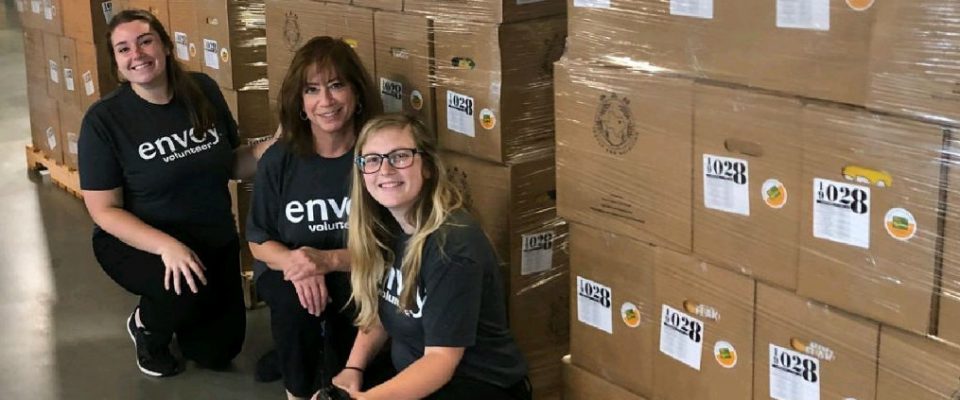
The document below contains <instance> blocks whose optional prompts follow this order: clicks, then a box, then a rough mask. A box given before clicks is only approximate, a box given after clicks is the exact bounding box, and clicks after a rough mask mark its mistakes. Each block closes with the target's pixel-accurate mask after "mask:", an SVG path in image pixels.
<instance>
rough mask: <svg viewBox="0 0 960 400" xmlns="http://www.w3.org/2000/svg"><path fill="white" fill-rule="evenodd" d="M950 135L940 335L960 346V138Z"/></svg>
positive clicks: (952, 132) (939, 322) (949, 133)
mask: <svg viewBox="0 0 960 400" xmlns="http://www.w3.org/2000/svg"><path fill="white" fill-rule="evenodd" d="M944 133H945V134H946V135H947V136H948V139H947V147H946V149H945V150H944V151H945V154H946V155H948V156H949V158H948V161H947V171H946V172H947V182H946V183H945V184H944V187H943V189H944V192H945V200H946V210H945V211H946V214H945V218H944V221H943V222H944V230H943V257H942V270H941V281H940V298H939V301H940V303H939V319H938V325H937V329H936V332H935V333H936V334H937V336H938V337H940V338H941V339H943V340H947V341H950V342H952V343H954V344H958V345H960V170H958V167H960V159H957V158H956V156H955V154H956V152H957V151H958V150H960V143H958V142H957V140H960V135H958V133H960V132H957V130H956V129H948V130H945V131H944Z"/></svg>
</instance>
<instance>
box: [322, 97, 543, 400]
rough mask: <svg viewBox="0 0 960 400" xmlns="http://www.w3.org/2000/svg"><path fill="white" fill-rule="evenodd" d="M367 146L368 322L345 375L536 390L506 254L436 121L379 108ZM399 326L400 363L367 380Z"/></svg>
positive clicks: (427, 394) (382, 391)
mask: <svg viewBox="0 0 960 400" xmlns="http://www.w3.org/2000/svg"><path fill="white" fill-rule="evenodd" d="M357 154H359V155H358V156H357V158H356V167H355V168H354V170H353V186H352V189H351V199H352V200H351V201H352V205H351V209H350V219H349V224H350V230H349V233H348V250H349V252H350V257H351V260H352V276H351V285H352V287H353V301H354V303H355V304H356V305H357V308H358V312H359V314H358V317H357V321H356V322H357V325H358V326H359V327H360V333H359V334H358V335H357V339H356V341H355V343H354V346H353V350H352V351H351V353H350V357H349V359H348V360H347V366H346V368H344V370H343V371H341V372H340V374H338V375H337V376H336V377H334V380H333V383H334V385H336V386H337V387H340V388H342V389H344V390H346V391H347V392H349V393H350V396H351V397H352V398H355V399H391V400H398V399H421V398H427V399H457V400H469V399H530V398H531V392H530V386H529V381H528V380H527V378H526V374H527V364H526V362H525V361H524V359H523V357H522V356H521V354H520V351H519V349H518V348H517V345H516V343H515V342H514V340H513V338H512V336H511V335H510V332H509V331H508V330H507V318H506V307H505V304H504V289H503V286H502V281H501V278H500V274H499V272H498V267H497V265H498V261H497V257H496V254H495V253H494V250H493V248H492V246H491V245H490V242H489V240H488V239H487V238H486V236H485V235H484V233H483V231H482V230H481V229H480V227H479V225H478V224H477V222H476V220H474V219H473V217H471V216H470V214H469V213H468V212H467V211H466V210H464V209H463V207H462V199H461V195H460V193H459V192H458V191H457V190H456V189H455V188H454V186H453V185H452V183H451V182H450V181H449V180H448V179H447V175H446V173H445V170H444V167H443V164H442V162H441V161H440V159H439V158H438V157H437V151H436V147H435V145H434V143H433V141H432V140H431V139H430V135H429V134H428V132H427V130H426V127H424V125H423V124H422V123H420V122H419V121H417V120H415V119H412V118H410V117H407V116H401V115H387V116H382V117H378V118H374V119H372V120H370V121H369V122H368V123H367V124H366V125H365V126H364V128H363V130H362V131H361V133H360V136H359V138H358V139H357ZM388 338H389V339H391V340H392V342H391V352H392V354H391V355H392V359H393V364H394V366H395V367H396V368H397V370H398V371H400V372H399V374H397V376H395V377H394V378H393V379H390V380H388V381H387V382H385V383H383V384H380V385H378V386H375V387H373V388H371V389H369V390H368V391H366V392H360V391H359V390H360V388H361V386H362V383H363V382H362V379H363V377H362V372H363V370H364V368H365V367H366V365H367V363H368V362H369V360H370V359H371V358H372V356H373V355H375V354H376V353H377V351H378V350H379V349H380V347H381V346H382V345H383V344H384V343H385V342H386V340H387V339H388Z"/></svg>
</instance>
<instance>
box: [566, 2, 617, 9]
mask: <svg viewBox="0 0 960 400" xmlns="http://www.w3.org/2000/svg"><path fill="white" fill-rule="evenodd" d="M573 6H574V7H583V8H606V9H609V8H610V0H573Z"/></svg>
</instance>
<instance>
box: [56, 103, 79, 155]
mask: <svg viewBox="0 0 960 400" xmlns="http://www.w3.org/2000/svg"><path fill="white" fill-rule="evenodd" d="M82 123H83V112H81V110H80V109H79V108H78V106H76V105H70V104H65V103H62V104H61V105H60V132H61V133H62V143H63V150H62V151H63V164H64V165H66V166H67V168H70V169H72V170H74V171H76V170H77V168H78V167H77V165H78V164H77V153H78V149H77V142H78V141H79V140H80V125H81V124H82Z"/></svg>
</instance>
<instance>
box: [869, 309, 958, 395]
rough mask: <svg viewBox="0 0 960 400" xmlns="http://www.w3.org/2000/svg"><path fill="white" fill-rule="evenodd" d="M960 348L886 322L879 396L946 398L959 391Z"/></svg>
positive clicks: (878, 381) (878, 389)
mask: <svg viewBox="0 0 960 400" xmlns="http://www.w3.org/2000/svg"><path fill="white" fill-rule="evenodd" d="M957 377H960V349H958V348H957V347H955V346H948V345H946V344H944V343H941V342H937V341H935V340H933V339H928V338H925V337H921V336H917V335H913V334H910V333H906V332H902V331H899V330H897V329H894V328H890V327H886V326H884V327H883V328H882V329H881V331H880V366H879V371H878V374H877V400H902V399H910V400H947V399H956V398H957V395H960V383H958V379H957Z"/></svg>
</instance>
